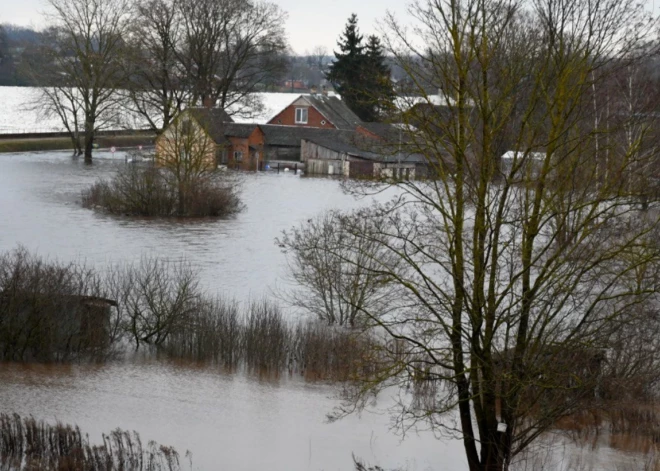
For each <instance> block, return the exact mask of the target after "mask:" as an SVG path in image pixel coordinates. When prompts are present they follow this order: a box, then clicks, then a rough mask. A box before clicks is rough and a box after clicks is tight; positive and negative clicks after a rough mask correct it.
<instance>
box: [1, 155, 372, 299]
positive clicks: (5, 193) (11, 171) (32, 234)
mask: <svg viewBox="0 0 660 471" xmlns="http://www.w3.org/2000/svg"><path fill="white" fill-rule="evenodd" d="M95 155H96V157H95V164H94V165H93V166H91V167H88V166H85V165H84V164H83V163H82V160H76V161H74V160H72V159H71V158H70V156H69V155H68V154H67V153H33V154H9V155H6V154H5V155H0V204H1V206H0V228H2V229H1V230H0V251H5V250H11V249H14V248H16V247H17V246H18V244H21V245H23V246H25V247H26V248H28V249H29V250H30V251H33V252H37V253H39V254H40V255H42V256H47V257H51V258H58V259H60V260H66V261H68V260H79V261H84V262H86V263H87V264H89V265H92V266H97V267H99V268H102V267H105V266H107V265H108V264H112V263H116V262H122V261H130V260H136V259H139V258H140V257H141V256H158V257H161V258H165V259H170V260H181V259H185V260H189V261H190V262H192V263H193V264H194V266H195V267H196V268H197V269H198V270H199V272H200V278H201V281H202V284H203V285H204V286H205V287H206V288H207V289H209V290H210V291H212V292H219V293H221V294H226V295H228V296H230V297H235V298H237V299H238V300H246V299H247V298H250V297H252V298H255V297H260V296H263V295H268V294H270V293H271V292H272V291H273V290H275V289H277V288H278V287H279V286H280V283H281V281H282V277H283V275H284V273H285V263H284V255H283V254H282V253H281V250H280V249H279V248H278V247H277V246H276V244H275V238H276V237H277V236H278V235H280V234H281V232H282V230H284V229H288V228H290V227H292V226H293V225H295V224H298V223H300V222H302V221H305V220H306V219H309V218H310V217H313V216H314V215H316V214H318V213H319V212H321V211H323V210H325V209H330V208H349V207H356V206H358V205H360V204H366V201H364V200H362V201H360V200H356V199H355V198H353V197H352V196H349V195H346V194H343V193H342V191H341V189H340V187H339V183H338V181H336V180H331V179H318V178H314V179H312V178H300V177H298V176H295V175H293V174H292V173H291V172H290V173H288V174H287V173H280V174H279V175H277V174H273V173H269V174H264V173H261V174H247V173H246V174H243V175H242V177H243V178H242V180H243V182H242V184H241V185H242V200H243V202H244V204H245V206H246V208H245V210H244V211H243V212H241V213H240V214H238V215H237V216H235V217H232V218H230V219H226V220H197V221H178V222H177V221H172V220H166V221H165V220H157V219H151V220H148V219H135V218H117V217H114V216H107V215H102V214H98V213H95V212H93V211H90V210H87V209H83V208H82V207H81V206H80V195H81V191H82V190H83V189H84V188H87V187H88V186H89V185H90V184H91V183H93V182H94V181H96V180H97V179H98V178H105V177H109V176H111V175H112V173H113V172H114V171H115V170H116V169H117V167H118V166H121V165H125V164H124V156H123V154H121V153H119V152H118V153H117V154H115V156H114V158H111V157H112V155H111V154H110V153H109V152H98V153H96V154H95Z"/></svg>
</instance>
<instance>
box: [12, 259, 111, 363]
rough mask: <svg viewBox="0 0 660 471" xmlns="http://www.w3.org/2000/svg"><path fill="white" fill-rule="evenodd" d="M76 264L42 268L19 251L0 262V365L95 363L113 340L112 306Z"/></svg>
mask: <svg viewBox="0 0 660 471" xmlns="http://www.w3.org/2000/svg"><path fill="white" fill-rule="evenodd" d="M105 294H106V293H105V291H104V288H103V284H102V281H101V279H100V278H99V277H98V276H97V275H96V274H95V273H94V272H93V271H91V270H88V269H86V268H85V267H84V266H81V265H77V264H73V263H71V264H61V263H57V262H46V261H44V260H43V259H41V258H39V257H37V256H34V255H30V254H29V253H28V252H27V251H26V250H25V249H22V248H19V249H17V250H15V251H13V252H10V253H8V254H4V255H2V256H0V359H4V360H18V361H25V360H39V361H66V360H72V359H80V358H96V359H98V358H101V357H104V356H106V355H108V354H109V353H110V352H111V347H112V346H113V344H114V343H115V341H116V340H117V338H118V327H117V321H118V319H117V316H116V310H115V307H116V303H115V302H114V301H113V300H112V299H108V298H107V297H106V296H105Z"/></svg>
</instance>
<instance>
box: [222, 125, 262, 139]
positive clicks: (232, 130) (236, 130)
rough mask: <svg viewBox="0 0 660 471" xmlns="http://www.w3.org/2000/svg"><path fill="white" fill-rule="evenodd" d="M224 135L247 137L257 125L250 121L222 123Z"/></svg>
mask: <svg viewBox="0 0 660 471" xmlns="http://www.w3.org/2000/svg"><path fill="white" fill-rule="evenodd" d="M223 125H224V135H225V137H239V138H243V139H247V138H248V137H250V135H251V134H252V133H253V132H254V130H255V129H256V128H258V127H259V125H257V124H252V123H223Z"/></svg>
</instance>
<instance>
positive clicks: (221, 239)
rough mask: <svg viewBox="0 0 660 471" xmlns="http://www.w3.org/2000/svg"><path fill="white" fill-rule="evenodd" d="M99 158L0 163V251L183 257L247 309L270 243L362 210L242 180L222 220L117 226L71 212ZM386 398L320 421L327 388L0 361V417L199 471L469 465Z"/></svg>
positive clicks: (322, 184)
mask: <svg viewBox="0 0 660 471" xmlns="http://www.w3.org/2000/svg"><path fill="white" fill-rule="evenodd" d="M95 159H96V160H95V164H94V165H93V166H91V167H88V166H85V165H84V164H83V163H82V161H78V160H73V159H72V158H71V157H70V156H69V155H68V154H67V153H32V154H30V153H25V154H4V155H3V154H0V251H6V250H12V249H14V248H16V247H17V246H18V245H19V244H21V245H23V246H24V247H26V248H27V249H29V250H30V251H32V252H36V253H38V254H40V255H42V256H44V257H48V258H51V259H55V258H56V259H59V260H63V261H73V260H77V261H85V262H86V263H87V264H89V265H92V266H96V267H98V268H103V267H105V266H107V265H108V264H112V263H121V262H126V261H133V260H136V259H139V258H140V257H142V256H145V255H155V256H159V257H163V258H167V259H171V260H181V259H185V260H188V261H190V262H191V263H192V264H194V266H195V267H197V268H198V269H199V273H200V278H201V282H202V284H203V286H204V287H205V288H206V289H208V290H209V291H211V292H218V293H221V294H224V295H226V296H228V297H233V298H235V299H237V300H238V301H243V302H244V301H247V300H249V299H254V298H259V297H261V296H271V295H273V293H275V292H280V291H281V290H280V288H281V286H282V285H283V284H284V280H283V276H284V274H285V267H286V266H285V258H284V255H283V254H282V253H281V251H280V249H279V248H278V247H277V246H276V245H275V243H274V239H275V238H276V237H277V236H278V235H279V234H280V233H281V231H282V230H284V229H288V228H290V227H291V226H293V225H295V224H298V223H300V222H302V221H305V220H306V219H309V218H311V217H313V216H314V215H316V214H318V213H319V212H321V211H323V210H326V209H331V208H340V209H347V208H354V207H358V206H360V205H364V204H368V200H356V199H355V198H353V197H352V196H349V195H346V194H344V193H342V191H341V189H340V185H339V182H338V181H336V180H331V179H312V178H300V177H298V176H295V175H292V174H280V175H275V174H245V175H244V178H243V184H242V185H243V190H242V199H243V201H244V203H245V205H246V208H245V210H244V211H243V212H241V213H240V214H238V215H237V216H235V217H232V218H230V219H226V220H212V221H211V220H205V221H187V222H172V221H167V222H165V221H158V220H146V219H127V218H116V217H110V216H105V215H101V214H97V213H95V212H93V211H89V210H85V209H83V208H81V206H80V194H81V190H82V189H84V188H86V187H87V186H88V185H89V184H91V183H92V182H94V181H95V180H96V179H98V178H102V177H109V176H110V175H111V174H112V173H113V172H114V171H115V170H116V169H117V168H118V167H119V166H121V165H125V164H124V163H123V161H124V156H123V154H121V153H117V154H116V155H111V154H110V153H107V152H105V153H104V152H98V153H97V154H96V156H95ZM392 394H393V393H392ZM393 401H394V399H393V398H392V397H390V394H387V393H385V394H381V395H380V396H379V398H378V402H377V403H376V404H375V405H374V406H373V407H371V408H370V410H369V411H368V412H366V413H364V414H362V415H361V416H359V417H358V416H350V417H347V418H345V419H343V420H340V421H339V422H336V423H332V424H329V423H326V414H327V413H329V412H331V411H332V410H333V408H334V407H335V406H337V405H338V404H339V400H338V397H337V391H336V389H335V388H334V387H333V386H331V385H327V384H311V383H305V382H303V381H301V380H298V379H295V378H293V379H292V378H282V379H280V380H269V381H265V380H259V379H258V378H254V377H250V376H247V375H244V374H224V373H221V372H219V371H217V370H215V369H213V368H208V367H199V366H194V365H190V364H186V363H176V362H163V361H154V360H144V359H142V360H139V359H134V360H127V361H120V362H114V363H108V364H105V365H34V364H0V411H2V412H17V413H20V414H21V415H33V416H34V417H35V418H38V419H44V420H47V421H51V422H54V421H56V420H60V421H63V422H66V423H72V424H73V423H75V424H78V425H79V426H80V427H81V429H82V430H83V431H84V432H86V433H89V434H90V437H91V438H92V440H99V441H100V437H101V433H108V432H109V431H111V430H113V429H115V428H117V427H120V428H122V429H126V430H136V431H138V432H139V433H140V434H141V437H142V439H143V441H147V440H155V441H157V442H159V443H161V444H165V445H170V446H174V447H175V448H176V449H177V450H178V451H179V452H180V453H181V454H182V455H183V454H184V453H185V451H186V450H190V451H191V452H192V453H193V464H194V469H201V470H232V471H234V470H254V469H267V470H272V471H278V470H281V471H298V470H300V471H303V470H326V471H328V470H351V469H353V466H352V458H351V455H352V454H355V455H356V456H358V457H361V458H363V459H365V460H367V461H368V462H370V463H371V464H378V465H381V466H383V467H384V468H385V469H395V468H401V469H405V470H408V471H414V470H425V471H426V470H451V471H453V470H463V469H466V462H465V459H464V458H463V452H462V446H461V443H460V442H458V441H456V440H449V439H443V440H438V439H437V438H436V437H435V436H433V434H431V433H430V432H423V431H420V432H418V433H417V432H415V431H409V433H408V434H407V435H406V437H405V439H402V437H401V436H400V435H397V434H395V433H393V431H391V429H390V428H391V422H390V417H391V416H390V414H389V413H388V410H387V409H388V407H390V406H391V405H392V404H393ZM576 454H577V455H578V456H584V457H585V460H587V461H588V463H589V464H590V467H586V468H584V469H615V466H618V465H619V464H620V463H625V464H626V465H628V464H631V463H633V468H617V469H635V468H636V466H635V465H634V463H637V464H639V463H640V462H641V461H640V457H639V456H637V457H635V456H630V455H625V454H622V453H619V452H615V451H613V450H611V449H608V448H601V449H600V450H599V451H598V452H594V451H593V450H591V449H580V450H576V449H575V447H570V446H569V447H565V446H564V447H561V448H559V449H558V450H557V451H552V455H553V457H554V458H555V462H557V463H559V464H558V465H557V466H550V467H544V469H560V468H564V466H562V465H561V463H562V462H563V461H562V460H563V458H564V456H565V455H571V456H575V455H576ZM580 459H582V458H580ZM642 461H643V460H642ZM527 469H529V468H527ZM564 469H565V468H564ZM569 469H571V468H569ZM580 469H583V468H580Z"/></svg>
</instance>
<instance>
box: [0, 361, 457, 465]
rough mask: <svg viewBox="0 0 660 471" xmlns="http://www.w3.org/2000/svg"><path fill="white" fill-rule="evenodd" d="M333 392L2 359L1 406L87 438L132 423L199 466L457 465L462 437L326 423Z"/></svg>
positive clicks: (283, 382) (384, 423)
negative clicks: (403, 436)
mask: <svg viewBox="0 0 660 471" xmlns="http://www.w3.org/2000/svg"><path fill="white" fill-rule="evenodd" d="M334 395H335V393H334V390H333V389H332V388H331V387H329V386H325V385H319V384H309V383H304V382H302V381H298V380H297V379H295V378H294V379H290V378H287V377H283V378H280V379H279V380H255V379H252V378H250V377H247V376H245V375H223V374H218V372H217V371H216V370H214V369H213V368H206V367H201V366H196V367H195V366H193V365H190V364H187V363H181V362H178V363H172V362H167V363H164V362H161V361H158V362H156V361H153V360H152V361H149V360H140V361H138V360H136V361H131V362H122V363H113V364H108V365H103V366H99V365H74V366H70V365H48V366H44V365H19V364H2V365H0V397H1V398H2V402H1V405H0V410H2V411H15V412H18V413H20V414H22V415H30V414H32V415H34V416H36V417H41V418H44V419H46V420H51V421H52V420H54V419H55V418H57V419H59V420H63V421H70V422H75V423H77V424H78V425H80V426H81V428H82V430H83V431H85V432H89V433H90V436H91V437H92V438H94V437H100V434H101V433H102V432H108V431H110V430H111V429H113V428H114V427H121V428H124V429H131V430H132V429H135V430H138V431H139V432H140V433H141V435H142V438H143V439H147V438H148V439H153V440H156V441H158V442H159V443H162V444H172V445H175V446H176V447H177V448H178V449H179V451H185V449H190V450H193V451H194V462H195V465H196V466H195V467H196V468H197V469H208V470H213V469H228V470H254V469H271V470H283V471H284V470H312V469H313V470H317V469H318V470H320V469H324V470H331V469H332V470H334V469H337V470H340V469H341V470H346V469H351V453H352V452H354V453H356V454H357V455H359V456H363V457H365V458H366V459H369V460H371V461H372V462H379V463H382V464H386V465H388V466H392V467H394V466H395V465H408V469H411V470H414V469H417V470H422V469H460V468H462V457H461V454H460V448H459V447H458V446H457V445H458V443H455V442H450V443H449V444H447V443H441V442H438V441H437V440H435V439H434V438H433V437H432V435H430V434H422V435H420V436H413V437H411V438H410V439H408V440H405V441H403V442H400V439H399V438H398V437H397V436H395V435H393V434H391V433H389V432H387V428H388V424H389V419H388V415H387V414H386V413H385V411H384V410H377V409H374V411H372V412H370V413H367V414H365V415H364V416H363V417H362V418H361V419H360V418H358V417H349V418H348V419H345V420H343V421H340V422H338V423H333V424H327V423H325V414H326V413H327V412H328V411H330V410H331V409H332V407H333V406H334V404H336V400H335V397H334ZM384 405H385V404H384V403H383V402H381V404H380V407H384ZM440 463H441V464H442V467H441V468H438V467H435V468H434V467H433V466H434V465H435V466H437V465H438V464H440Z"/></svg>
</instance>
